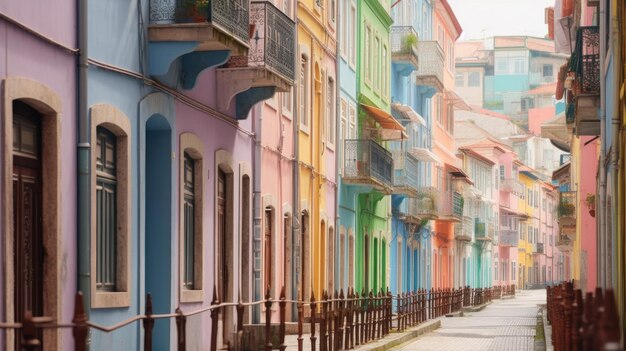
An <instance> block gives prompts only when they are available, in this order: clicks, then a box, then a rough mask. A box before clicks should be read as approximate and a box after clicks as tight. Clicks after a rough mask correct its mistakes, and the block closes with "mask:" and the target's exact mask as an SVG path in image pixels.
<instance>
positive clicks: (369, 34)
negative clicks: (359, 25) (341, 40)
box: [364, 26, 372, 83]
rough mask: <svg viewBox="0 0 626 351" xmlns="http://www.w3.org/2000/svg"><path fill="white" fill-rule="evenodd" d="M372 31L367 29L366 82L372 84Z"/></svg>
mask: <svg viewBox="0 0 626 351" xmlns="http://www.w3.org/2000/svg"><path fill="white" fill-rule="evenodd" d="M371 40H372V29H371V28H370V27H369V26H367V28H366V29H365V67H364V69H365V82H366V83H368V82H369V83H371V82H372V43H371Z"/></svg>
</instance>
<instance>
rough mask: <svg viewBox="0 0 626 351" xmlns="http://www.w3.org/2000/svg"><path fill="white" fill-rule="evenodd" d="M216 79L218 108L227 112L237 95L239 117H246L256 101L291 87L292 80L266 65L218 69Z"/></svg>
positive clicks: (237, 113) (237, 114)
mask: <svg viewBox="0 0 626 351" xmlns="http://www.w3.org/2000/svg"><path fill="white" fill-rule="evenodd" d="M215 81H216V90H217V104H218V109H219V110H220V111H221V112H224V113H227V112H228V110H229V108H230V104H231V101H232V99H233V97H235V98H236V99H235V101H236V104H237V107H236V109H237V111H236V117H237V119H245V118H246V117H247V116H248V112H249V111H250V109H251V108H252V106H254V105H255V104H256V103H258V102H260V101H263V100H266V99H269V98H271V97H272V96H274V93H276V92H286V91H289V89H290V88H291V83H290V82H288V81H286V80H285V79H283V78H281V77H280V76H278V75H277V74H274V73H273V72H272V71H270V70H268V69H267V68H265V67H241V68H223V69H218V70H217V79H216V80H215Z"/></svg>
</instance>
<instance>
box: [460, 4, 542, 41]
mask: <svg viewBox="0 0 626 351" xmlns="http://www.w3.org/2000/svg"><path fill="white" fill-rule="evenodd" d="M448 3H449V4H450V6H452V9H453V10H454V14H455V15H456V17H457V18H458V20H459V22H460V23H461V27H463V34H462V35H461V38H459V40H469V39H482V38H485V37H491V36H494V35H529V36H535V37H541V38H543V37H545V35H546V34H547V33H548V26H547V25H546V24H545V8H546V7H548V6H554V0H448Z"/></svg>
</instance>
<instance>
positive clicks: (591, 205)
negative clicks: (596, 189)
mask: <svg viewBox="0 0 626 351" xmlns="http://www.w3.org/2000/svg"><path fill="white" fill-rule="evenodd" d="M585 205H587V208H588V209H589V214H590V215H591V217H595V216H596V195H595V194H587V198H586V199H585Z"/></svg>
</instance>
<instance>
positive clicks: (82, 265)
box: [76, 0, 91, 313]
mask: <svg viewBox="0 0 626 351" xmlns="http://www.w3.org/2000/svg"><path fill="white" fill-rule="evenodd" d="M76 5H77V8H78V12H77V16H78V32H77V38H78V62H77V64H78V86H77V92H76V94H77V95H78V99H77V100H78V103H77V105H78V106H77V112H76V114H77V118H76V119H77V124H78V144H77V153H78V159H77V161H78V165H77V168H78V169H77V170H78V184H77V186H78V189H77V199H76V200H77V205H78V218H77V231H78V239H77V250H78V253H77V254H78V257H77V260H78V282H77V283H78V290H79V291H82V293H83V297H84V305H85V311H87V313H89V310H90V306H91V275H90V268H91V264H90V257H91V252H90V249H91V238H90V234H91V233H90V223H91V187H90V182H91V169H90V168H91V119H90V117H89V107H88V95H87V73H88V66H87V58H88V44H87V42H88V33H87V30H88V21H87V19H88V15H87V14H88V11H87V6H88V0H77V4H76Z"/></svg>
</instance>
